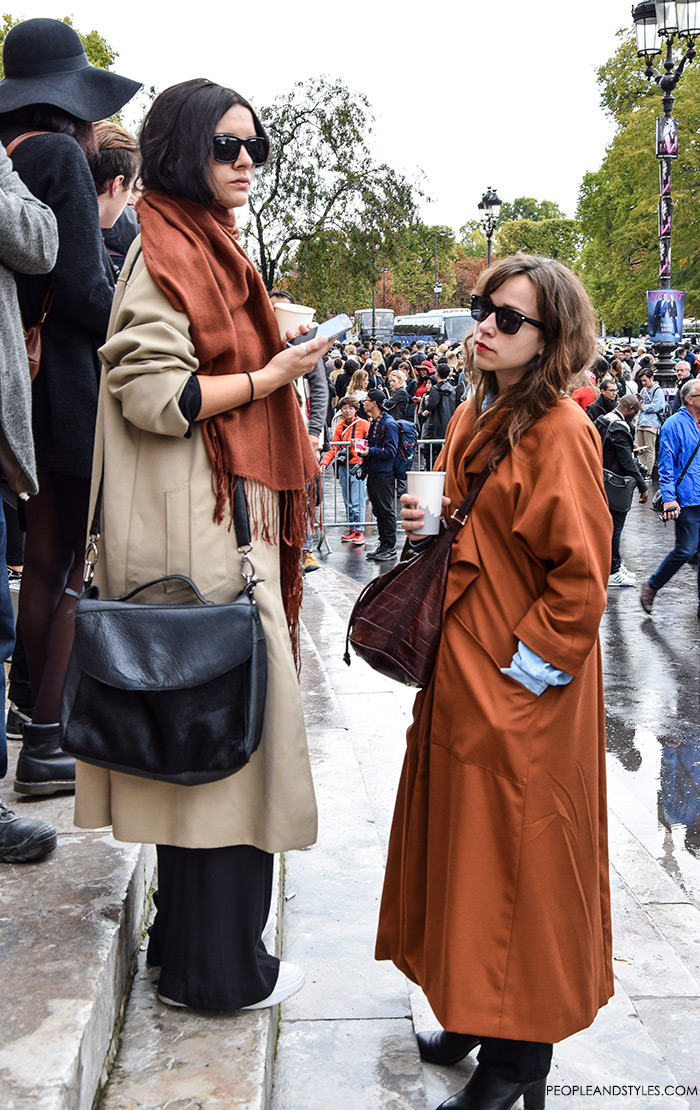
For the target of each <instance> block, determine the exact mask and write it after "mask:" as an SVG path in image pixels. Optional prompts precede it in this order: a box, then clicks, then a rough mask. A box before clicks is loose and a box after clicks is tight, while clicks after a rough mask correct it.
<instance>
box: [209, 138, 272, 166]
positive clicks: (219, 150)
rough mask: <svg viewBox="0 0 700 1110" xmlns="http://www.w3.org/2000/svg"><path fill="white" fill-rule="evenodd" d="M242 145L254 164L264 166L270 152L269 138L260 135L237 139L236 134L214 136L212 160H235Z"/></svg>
mask: <svg viewBox="0 0 700 1110" xmlns="http://www.w3.org/2000/svg"><path fill="white" fill-rule="evenodd" d="M242 146H244V147H245V148H246V150H247V151H248V154H249V155H250V160H251V162H252V163H253V165H254V166H264V165H265V163H266V162H267V157H268V155H269V153H270V140H269V139H265V138H263V137H262V136H261V135H254V136H253V138H252V139H239V138H238V136H237V135H215V136H214V161H215V162H236V161H237V160H238V155H239V154H240V153H241V147H242Z"/></svg>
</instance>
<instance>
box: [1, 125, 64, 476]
mask: <svg viewBox="0 0 700 1110" xmlns="http://www.w3.org/2000/svg"><path fill="white" fill-rule="evenodd" d="M57 252H58V230H57V228H56V218H55V216H54V214H53V212H52V211H51V209H50V208H48V207H47V206H46V205H45V204H42V202H41V201H40V200H37V199H36V197H34V196H32V194H31V193H30V192H29V189H27V187H26V186H25V185H24V184H23V182H22V181H21V179H20V178H19V177H18V176H17V174H16V173H15V171H14V170H13V169H12V162H11V161H10V159H9V158H8V156H7V153H6V151H5V148H4V147H3V146H2V145H0V321H1V322H2V330H1V331H0V467H1V468H2V471H3V474H4V475H5V477H6V478H7V481H8V482H9V484H10V485H11V486H12V488H13V489H14V490H15V491H16V492H17V493H21V494H35V493H36V492H37V488H38V487H37V480H36V463H35V461H34V442H33V438H32V388H31V382H30V380H29V365H28V363H27V351H26V347H25V343H24V335H23V334H22V323H21V318H20V312H19V303H18V301H17V287H16V284H15V272H17V273H20V274H46V273H48V272H49V270H51V269H52V268H53V265H54V263H55V261H56V254H57Z"/></svg>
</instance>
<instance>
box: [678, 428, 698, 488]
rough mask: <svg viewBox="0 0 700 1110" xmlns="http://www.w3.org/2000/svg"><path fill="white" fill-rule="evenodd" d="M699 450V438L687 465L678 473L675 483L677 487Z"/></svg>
mask: <svg viewBox="0 0 700 1110" xmlns="http://www.w3.org/2000/svg"><path fill="white" fill-rule="evenodd" d="M699 449H700V438H698V442H697V443H696V444H695V450H694V451H693V453H692V455H691V456H690V458H689V459H688V461H687V463H686V464H685V466H684V467H683V469H682V471H681V473H680V476H679V478H678V481H677V482H676V486H679V485H680V484H681V482H682V481H683V479H684V478H685V475H686V471H687V470H688V467H689V466H690V464H691V462H692V461H693V459H694V458H695V456H696V455H697V453H698V450H699Z"/></svg>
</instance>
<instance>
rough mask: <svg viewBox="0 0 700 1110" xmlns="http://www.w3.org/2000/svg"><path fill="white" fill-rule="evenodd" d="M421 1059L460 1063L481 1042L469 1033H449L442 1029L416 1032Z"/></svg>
mask: <svg viewBox="0 0 700 1110" xmlns="http://www.w3.org/2000/svg"><path fill="white" fill-rule="evenodd" d="M416 1040H417V1041H418V1051H419V1052H420V1055H421V1060H427V1061H428V1063H429V1064H458V1063H459V1061H460V1060H463V1059H464V1057H465V1056H468V1055H469V1053H470V1052H471V1051H472V1049H473V1048H476V1046H477V1045H478V1044H479V1038H478V1037H470V1036H469V1034H468V1033H449V1032H448V1031H447V1030H446V1029H440V1030H439V1032H437V1033H416Z"/></svg>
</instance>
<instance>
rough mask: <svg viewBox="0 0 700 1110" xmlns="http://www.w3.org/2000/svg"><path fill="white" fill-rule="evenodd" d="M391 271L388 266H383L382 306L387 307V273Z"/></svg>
mask: <svg viewBox="0 0 700 1110" xmlns="http://www.w3.org/2000/svg"><path fill="white" fill-rule="evenodd" d="M388 273H389V267H388V266H382V308H386V275H387V274H388Z"/></svg>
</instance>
